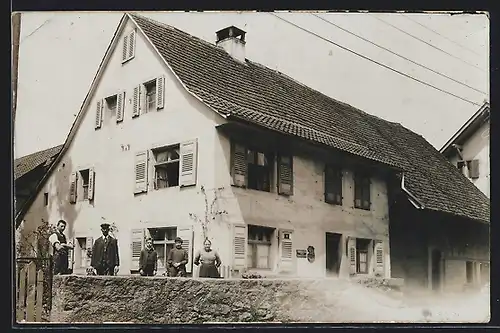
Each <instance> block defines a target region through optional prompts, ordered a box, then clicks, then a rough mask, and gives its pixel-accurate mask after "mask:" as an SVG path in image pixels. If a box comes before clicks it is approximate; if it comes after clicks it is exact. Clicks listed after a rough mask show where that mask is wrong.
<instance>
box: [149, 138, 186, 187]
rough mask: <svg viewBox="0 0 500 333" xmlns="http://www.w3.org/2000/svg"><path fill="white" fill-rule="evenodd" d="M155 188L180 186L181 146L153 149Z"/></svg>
mask: <svg viewBox="0 0 500 333" xmlns="http://www.w3.org/2000/svg"><path fill="white" fill-rule="evenodd" d="M153 154H154V158H155V165H154V168H155V179H154V184H155V189H160V188H166V187H173V186H179V163H180V162H179V146H178V145H176V146H173V147H168V148H161V149H155V150H153Z"/></svg>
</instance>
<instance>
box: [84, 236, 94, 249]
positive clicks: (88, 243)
mask: <svg viewBox="0 0 500 333" xmlns="http://www.w3.org/2000/svg"><path fill="white" fill-rule="evenodd" d="M93 246H94V238H93V237H87V238H86V239H85V248H86V249H87V250H90V251H92V247H93Z"/></svg>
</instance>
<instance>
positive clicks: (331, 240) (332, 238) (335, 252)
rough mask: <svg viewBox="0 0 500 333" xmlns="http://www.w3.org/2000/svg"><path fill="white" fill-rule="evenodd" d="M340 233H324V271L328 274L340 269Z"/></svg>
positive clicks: (333, 273) (336, 272) (337, 272)
mask: <svg viewBox="0 0 500 333" xmlns="http://www.w3.org/2000/svg"><path fill="white" fill-rule="evenodd" d="M341 237H342V235H341V234H335V233H331V232H327V233H326V272H327V274H328V275H337V276H338V274H339V270H340V255H339V252H340V251H339V248H340V239H341Z"/></svg>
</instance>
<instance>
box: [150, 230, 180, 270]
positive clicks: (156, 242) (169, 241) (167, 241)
mask: <svg viewBox="0 0 500 333" xmlns="http://www.w3.org/2000/svg"><path fill="white" fill-rule="evenodd" d="M147 229H148V232H149V234H151V232H152V230H168V229H170V230H174V236H173V237H172V239H169V238H167V235H168V233H167V232H165V236H164V238H163V239H159V240H155V239H154V238H153V237H151V240H152V241H153V247H154V246H155V245H163V262H162V265H160V253H158V252H157V254H158V271H159V273H163V271H165V272H166V271H167V269H168V267H167V257H168V253H167V245H171V246H172V248H173V247H174V245H175V237H177V227H154V228H152V227H151V228H147ZM162 266H163V267H162Z"/></svg>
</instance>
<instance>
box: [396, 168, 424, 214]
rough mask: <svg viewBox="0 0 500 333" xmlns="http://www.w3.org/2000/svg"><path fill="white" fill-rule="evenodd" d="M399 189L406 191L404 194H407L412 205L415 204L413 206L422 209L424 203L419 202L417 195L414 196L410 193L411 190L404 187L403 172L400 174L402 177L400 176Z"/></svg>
mask: <svg viewBox="0 0 500 333" xmlns="http://www.w3.org/2000/svg"><path fill="white" fill-rule="evenodd" d="M401 189H402V190H403V192H405V193H406V195H408V200H410V202H411V204H412V205H413V206H415V208H417V209H424V205H423V204H422V203H421V202H420V200H418V199H417V197H415V196H414V195H413V194H411V192H410V191H409V190H408V189H407V188H406V187H405V174H404V173H403V174H402V177H401Z"/></svg>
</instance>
